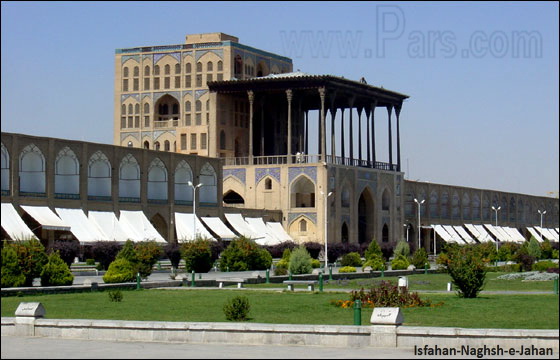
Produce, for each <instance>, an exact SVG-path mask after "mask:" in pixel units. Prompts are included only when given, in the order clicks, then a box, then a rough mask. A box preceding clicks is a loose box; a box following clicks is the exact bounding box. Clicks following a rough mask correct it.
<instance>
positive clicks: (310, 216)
mask: <svg viewBox="0 0 560 360" xmlns="http://www.w3.org/2000/svg"><path fill="white" fill-rule="evenodd" d="M300 216H305V217H306V218H308V219H309V220H310V221H311V222H312V223H313V224H315V225H317V214H316V213H314V212H304V213H302V212H292V213H288V224H291V223H292V222H293V221H294V220H295V219H297V218H298V217H300Z"/></svg>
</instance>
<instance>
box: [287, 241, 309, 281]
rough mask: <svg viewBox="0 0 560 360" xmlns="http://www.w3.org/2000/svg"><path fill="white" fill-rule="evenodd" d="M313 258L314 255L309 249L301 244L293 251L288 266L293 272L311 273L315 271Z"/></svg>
mask: <svg viewBox="0 0 560 360" xmlns="http://www.w3.org/2000/svg"><path fill="white" fill-rule="evenodd" d="M311 260H312V257H311V255H309V252H308V251H307V249H306V248H305V247H304V246H300V247H298V248H295V249H294V250H293V251H292V254H291V255H290V264H289V266H288V268H289V269H290V272H291V273H292V274H310V273H311V271H313V266H311Z"/></svg>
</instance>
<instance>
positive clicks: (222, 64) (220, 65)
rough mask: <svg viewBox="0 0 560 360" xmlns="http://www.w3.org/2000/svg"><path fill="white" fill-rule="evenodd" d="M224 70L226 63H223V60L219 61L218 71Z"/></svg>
mask: <svg viewBox="0 0 560 360" xmlns="http://www.w3.org/2000/svg"><path fill="white" fill-rule="evenodd" d="M223 70H224V63H223V62H222V60H220V61H218V71H223Z"/></svg>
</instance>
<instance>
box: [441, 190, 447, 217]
mask: <svg viewBox="0 0 560 360" xmlns="http://www.w3.org/2000/svg"><path fill="white" fill-rule="evenodd" d="M441 217H442V218H444V219H449V194H448V193H447V191H443V192H442V193H441Z"/></svg>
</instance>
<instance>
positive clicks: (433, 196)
mask: <svg viewBox="0 0 560 360" xmlns="http://www.w3.org/2000/svg"><path fill="white" fill-rule="evenodd" d="M430 217H431V218H437V217H439V207H438V193H437V191H435V190H432V192H431V193H430Z"/></svg>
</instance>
